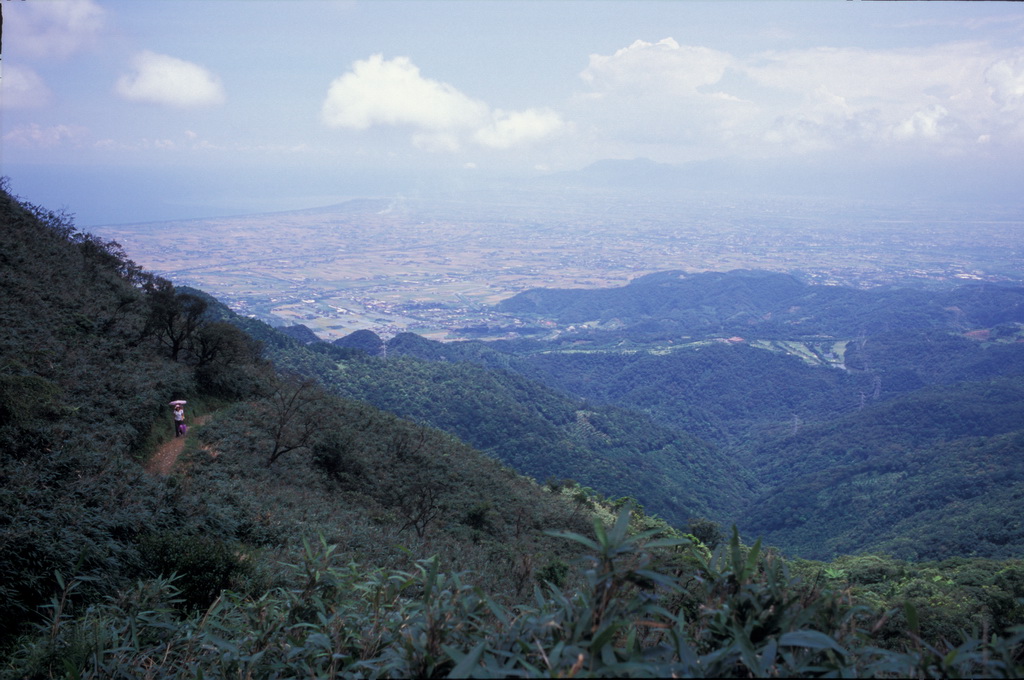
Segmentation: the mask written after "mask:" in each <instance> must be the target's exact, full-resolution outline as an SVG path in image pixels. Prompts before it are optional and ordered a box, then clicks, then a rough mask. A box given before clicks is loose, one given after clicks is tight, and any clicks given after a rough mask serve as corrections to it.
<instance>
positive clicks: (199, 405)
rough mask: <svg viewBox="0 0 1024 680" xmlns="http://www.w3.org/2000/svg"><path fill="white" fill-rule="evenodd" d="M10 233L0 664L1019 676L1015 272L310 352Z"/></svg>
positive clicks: (613, 293)
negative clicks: (527, 336) (996, 279)
mask: <svg viewBox="0 0 1024 680" xmlns="http://www.w3.org/2000/svg"><path fill="white" fill-rule="evenodd" d="M0 221H2V228H0V278H2V285H0V314H2V317H3V323H2V324H0V478H2V485H0V573H2V574H3V575H4V576H3V579H2V580H0V595H2V597H0V659H2V665H0V674H2V676H3V677H10V678H110V677H153V678H158V677H189V678H193V677H281V678H290V677H303V678H309V677H316V678H334V677H517V676H520V677H536V676H563V675H564V676H585V677H591V676H613V677H621V676H631V677H632V676H637V677H664V676H670V675H676V676H679V675H684V676H697V677H750V676H757V677H768V676H780V677H791V676H823V675H825V676H834V675H843V676H855V677H892V676H912V677H940V676H965V675H970V676H973V677H1014V676H1020V675H1022V674H1024V656H1022V655H1024V648H1022V643H1024V626H1022V623H1024V560H1022V559H1021V552H1022V549H1024V529H1022V527H1021V524H1020V519H1019V518H1020V517H1021V516H1022V514H1024V513H1022V512H1021V511H1022V510H1024V508H1022V504H1024V480H1022V474H1024V473H1022V471H1021V467H1020V455H1021V452H1022V449H1024V383H1022V380H1024V378H1022V371H1024V342H1021V341H1020V339H1021V337H1022V336H1024V333H1022V323H1024V304H1022V302H1024V291H1022V290H1021V289H1020V288H1015V287H1012V286H980V285H979V286H965V287H962V288H957V289H952V290H936V291H921V290H917V291H914V290H901V289H893V290H879V291H854V290H849V289H842V288H827V287H814V286H807V285H805V284H802V283H800V282H799V281H797V280H795V279H793V278H792V277H788V276H785V275H781V274H770V273H766V272H729V273H718V274H712V273H708V274H703V275H683V274H681V273H678V272H666V273H663V274H658V275H652V276H650V277H644V278H642V279H638V280H636V281H634V282H633V283H631V284H630V285H629V286H626V287H625V288H622V289H610V290H605V291H528V292H526V293H523V294H521V295H520V296H516V297H515V298H512V299H510V300H507V301H505V302H504V303H502V304H503V305H505V306H506V307H508V308H509V309H515V310H517V313H521V314H523V315H524V317H528V318H532V319H535V320H537V321H538V322H539V321H541V320H543V319H544V318H559V319H560V320H562V321H569V322H571V323H576V324H579V326H578V328H577V330H575V331H574V332H573V333H570V334H566V335H562V336H560V337H559V338H557V339H554V340H546V341H541V340H522V339H520V340H508V341H500V342H487V343H483V342H462V343H437V342H432V341H429V340H425V339H423V338H420V337H417V336H414V335H409V334H403V335H398V336H396V337H394V338H391V339H389V340H387V341H386V342H385V341H383V340H381V339H380V338H378V337H376V336H374V335H373V334H372V333H367V332H360V333H357V334H353V336H350V337H349V338H343V339H342V340H340V341H338V342H336V343H333V344H328V343H324V342H318V341H313V342H311V341H310V340H311V339H310V338H309V337H308V335H306V334H303V333H302V329H301V328H291V329H283V330H281V329H273V328H271V327H269V326H267V325H265V324H263V323H261V322H258V321H254V320H252V319H248V318H243V317H239V316H237V315H235V314H234V313H232V312H231V311H230V310H229V309H228V308H227V307H225V306H224V305H222V304H220V303H219V302H218V301H217V300H215V299H213V298H211V297H210V296H208V295H206V294H205V293H203V292H202V291H199V290H193V289H188V288H183V287H176V286H175V285H174V284H173V283H172V282H170V281H168V280H165V279H162V278H160V277H159V276H156V275H153V274H151V273H148V272H146V271H143V270H142V269H141V268H140V267H138V266H137V265H135V264H134V263H133V262H132V261H131V260H130V259H129V257H128V256H127V254H126V253H125V252H124V251H123V250H122V248H121V247H120V246H119V245H118V244H116V243H114V242H105V241H103V240H101V239H98V238H96V237H94V236H91V235H89V234H86V233H82V232H80V231H78V230H77V229H76V228H75V226H74V224H73V220H72V218H71V217H70V216H69V215H67V214H65V213H62V212H54V211H51V210H49V209H47V208H45V207H41V206H37V205H34V204H32V203H31V202H29V201H28V200H25V199H22V198H19V197H16V196H12V195H11V194H10V193H9V192H8V191H7V186H6V183H5V185H4V187H3V191H2V193H0ZM283 331H287V332H283ZM179 399H180V400H186V401H187V405H186V409H187V417H188V423H189V425H190V430H189V432H188V434H187V435H186V436H185V437H184V439H183V440H179V441H178V442H177V443H178V444H179V445H180V446H181V449H182V450H181V453H180V455H179V456H178V458H177V460H176V462H175V464H174V465H173V468H172V469H170V471H169V472H162V471H157V470H154V469H153V468H152V467H150V466H149V463H150V460H151V459H152V457H153V455H154V453H155V452H156V451H158V450H160V449H161V448H162V447H166V446H167V445H168V444H169V443H171V442H174V440H175V435H174V432H173V430H172V422H171V415H170V407H169V406H168V403H169V402H171V401H173V400H179Z"/></svg>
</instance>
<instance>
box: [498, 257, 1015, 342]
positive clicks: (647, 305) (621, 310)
mask: <svg viewBox="0 0 1024 680" xmlns="http://www.w3.org/2000/svg"><path fill="white" fill-rule="evenodd" d="M496 308H497V309H498V310H500V311H503V312H508V313H513V314H519V315H523V316H524V317H525V318H527V319H533V318H549V319H554V320H557V321H559V322H560V323H563V324H582V323H585V322H595V321H596V322H600V323H602V324H605V325H606V326H607V325H611V326H614V327H616V328H617V329H619V330H618V332H619V333H620V334H623V335H625V336H626V337H641V338H656V337H666V336H670V335H671V334H683V335H695V336H703V335H708V334H715V333H718V334H737V335H741V336H742V335H746V334H748V333H754V334H756V335H757V337H761V338H799V337H806V336H815V335H825V336H834V337H845V338H854V337H858V336H861V335H864V334H875V333H885V332H916V331H922V330H927V329H935V328H944V329H961V330H967V329H970V328H979V327H983V328H989V327H992V326H995V325H998V324H1002V323H1019V322H1022V321H1024V289H1021V288H1019V287H1012V286H996V285H991V284H990V285H983V284H972V285H968V286H963V287H961V288H958V289H955V290H952V291H941V292H938V291H935V292H929V291H921V290H913V289H906V288H894V289H879V290H870V291H864V290H855V289H852V288H843V287H839V286H810V285H806V284H802V283H800V282H799V281H798V280H797V279H795V278H793V277H792V276H789V275H786V274H778V273H772V272H763V271H746V270H737V271H733V272H727V273H723V272H705V273H701V274H690V275H687V274H684V273H682V272H660V273H656V274H649V275H647V276H641V277H639V278H636V279H634V280H633V281H631V282H630V283H629V284H628V285H626V286H623V287H621V288H607V289H597V290H554V289H533V290H528V291H524V292H522V293H519V294H517V295H515V296H513V297H511V298H509V299H507V300H504V301H502V302H501V303H499V304H498V305H497V306H496Z"/></svg>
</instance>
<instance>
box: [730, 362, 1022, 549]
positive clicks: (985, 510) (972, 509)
mask: <svg viewBox="0 0 1024 680" xmlns="http://www.w3.org/2000/svg"><path fill="white" fill-rule="evenodd" d="M1022 455H1024V381H1022V380H1020V379H1018V378H1012V379H1011V378H1006V379H1001V380H994V381H988V382H983V383H977V382H975V383H961V384H957V385H953V386H943V387H936V388H929V389H925V390H921V391H918V392H915V393H913V394H910V395H908V396H904V397H900V398H898V399H894V400H893V401H891V402H887V403H884V404H879V405H875V406H871V407H868V408H865V409H864V410H863V411H860V412H857V413H855V414H852V415H850V416H848V417H846V418H843V419H840V420H838V421H836V422H834V423H830V424H827V425H819V426H813V427H808V428H806V429H804V430H803V431H801V432H800V433H799V434H797V435H795V436H791V437H786V438H783V439H779V440H774V441H767V442H764V443H762V444H760V445H759V446H757V447H755V448H754V450H753V451H752V453H751V462H750V465H751V468H752V469H753V470H754V471H755V474H756V476H757V477H758V478H759V479H761V480H762V482H764V484H765V488H766V489H769V490H768V491H766V493H765V494H764V495H763V496H762V497H760V498H758V499H757V502H756V503H755V504H751V505H750V506H748V508H747V509H746V511H745V514H744V516H743V517H742V518H741V520H740V523H741V525H742V526H744V528H745V529H747V530H748V531H750V532H751V533H752V534H754V535H758V536H764V537H765V540H767V541H769V542H771V543H773V544H775V545H779V546H781V547H783V548H785V549H788V550H790V551H792V552H794V553H798V554H801V555H805V556H807V557H813V558H818V559H829V558H831V557H834V556H835V555H837V554H841V553H850V552H855V551H871V552H885V553H888V554H892V555H895V556H898V557H902V558H910V559H917V558H929V559H942V558H945V557H950V556H954V555H985V556H991V557H1013V556H1018V555H1020V554H1021V551H1022V545H1024V524H1022V522H1021V521H1020V519H1019V518H1021V517H1024V467H1022V466H1021V456H1022Z"/></svg>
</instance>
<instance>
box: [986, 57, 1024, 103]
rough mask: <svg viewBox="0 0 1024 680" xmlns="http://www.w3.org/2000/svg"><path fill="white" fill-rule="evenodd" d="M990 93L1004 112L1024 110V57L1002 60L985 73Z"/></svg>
mask: <svg viewBox="0 0 1024 680" xmlns="http://www.w3.org/2000/svg"><path fill="white" fill-rule="evenodd" d="M985 83H986V84H987V85H988V87H989V93H990V94H991V96H992V99H993V100H995V101H996V102H997V103H998V104H999V105H1000V106H1001V107H1002V110H1003V111H1017V110H1020V109H1021V108H1024V56H1017V57H1015V58H1009V59H1000V60H999V61H997V62H996V63H994V64H992V65H991V66H990V67H989V68H988V70H986V71H985Z"/></svg>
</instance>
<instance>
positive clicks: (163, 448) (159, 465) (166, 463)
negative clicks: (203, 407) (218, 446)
mask: <svg viewBox="0 0 1024 680" xmlns="http://www.w3.org/2000/svg"><path fill="white" fill-rule="evenodd" d="M209 420H210V416H208V415H205V416H199V417H198V418H196V419H194V420H193V421H192V424H191V425H190V426H189V427H190V428H191V427H193V426H196V425H205V424H206V423H207V422H208V421H209ZM188 436H189V435H187V434H186V435H185V436H183V437H175V438H174V439H171V440H170V441H166V442H164V443H163V444H161V445H160V446H159V448H157V450H156V452H155V453H154V454H153V456H152V457H151V458H150V459H149V462H148V463H146V472H148V473H149V474H151V475H169V474H171V470H172V469H173V468H174V464H175V463H177V462H178V456H180V455H181V452H182V451H184V450H185V440H186V439H187V438H188Z"/></svg>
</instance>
